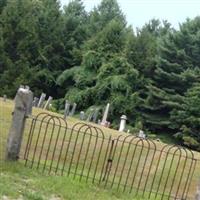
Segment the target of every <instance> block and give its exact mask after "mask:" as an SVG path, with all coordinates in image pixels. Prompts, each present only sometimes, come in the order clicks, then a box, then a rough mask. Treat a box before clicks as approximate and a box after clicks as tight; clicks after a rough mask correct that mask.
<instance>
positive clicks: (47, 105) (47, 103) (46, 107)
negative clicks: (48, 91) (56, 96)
mask: <svg viewBox="0 0 200 200" xmlns="http://www.w3.org/2000/svg"><path fill="white" fill-rule="evenodd" d="M52 99H53V97H51V96H49V98H48V100H47V102H46V104H45V106H44V109H45V110H46V109H49V104H50V103H51V101H52Z"/></svg>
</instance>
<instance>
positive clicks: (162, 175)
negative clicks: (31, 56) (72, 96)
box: [0, 86, 200, 199]
mask: <svg viewBox="0 0 200 200" xmlns="http://www.w3.org/2000/svg"><path fill="white" fill-rule="evenodd" d="M44 96H45V95H44V93H42V94H41V97H40V98H38V99H40V100H39V102H40V107H39V106H38V104H37V105H36V104H34V102H35V99H36V98H34V97H33V93H32V92H31V90H30V89H29V87H23V86H20V88H19V89H18V92H17V94H16V97H15V99H14V101H13V100H12V101H11V100H8V99H6V100H5V98H4V97H2V98H1V100H0V101H1V104H0V105H1V113H0V119H1V120H2V121H3V120H5V121H6V122H7V123H8V124H7V127H6V126H5V124H6V123H4V127H3V129H1V131H2V130H4V131H7V132H5V133H4V134H3V138H2V135H1V140H2V141H3V142H2V146H1V149H0V150H1V156H4V155H6V159H7V160H18V161H17V162H19V163H21V164H22V165H23V167H27V168H29V169H32V170H38V173H42V174H46V173H48V174H49V176H54V175H55V174H56V175H58V176H69V177H74V178H76V179H77V180H79V181H81V182H83V181H86V182H92V183H93V184H96V185H97V184H99V185H100V186H101V187H104V188H113V189H117V190H118V191H120V192H121V193H131V194H132V197H135V198H137V197H138V198H144V199H168V198H169V199H171V198H172V199H173V198H180V197H181V196H182V197H183V198H186V199H192V198H194V197H195V196H196V197H197V196H198V189H197V188H198V181H199V179H198V176H199V171H200V170H199V169H200V154H199V153H197V152H192V151H189V150H187V149H183V148H179V147H175V146H172V145H166V144H164V143H162V142H157V141H156V140H155V141H153V140H149V139H146V135H145V133H144V131H143V130H139V132H138V133H137V135H135V136H133V135H132V134H130V133H126V132H124V131H125V126H126V120H127V117H126V116H125V115H123V116H121V121H120V124H119V129H118V131H117V130H113V129H110V128H108V119H109V117H108V116H109V108H110V104H109V103H108V104H107V105H106V107H105V110H104V113H103V116H101V121H100V120H96V119H97V117H96V116H95V120H93V116H94V114H95V113H96V112H95V111H94V110H93V109H91V110H90V112H89V114H88V116H87V117H85V116H84V112H83V111H81V113H80V116H79V115H78V118H77V117H76V118H74V115H75V112H76V106H77V105H76V103H72V104H71V105H70V104H69V102H68V101H66V102H65V108H66V110H65V111H64V115H61V114H58V113H51V112H49V111H48V109H47V108H48V107H47V106H46V105H47V104H50V100H52V97H49V98H47V100H45V98H44ZM41 99H43V100H41ZM14 104H15V105H14ZM69 105H70V106H69ZM7 106H8V107H10V108H9V109H10V111H9V112H8V111H7V109H6V107H7ZM70 107H71V108H70ZM12 109H13V110H14V112H13V115H12V116H11V113H12ZM6 112H8V113H10V114H8V116H7V118H5V117H4V115H2V114H4V113H6ZM11 117H12V118H11ZM79 117H80V118H79ZM79 120H80V121H79ZM9 126H10V127H9ZM8 132H9V134H8ZM2 133H3V132H1V134H2ZM22 135H23V137H22ZM7 137H8V138H7ZM6 140H7V144H6ZM18 142H19V143H18ZM6 149H7V150H6ZM1 159H2V158H1ZM177 160H178V162H177ZM166 164H167V166H168V167H166V166H165V165H166ZM134 169H135V170H134ZM182 197H181V198H182Z"/></svg>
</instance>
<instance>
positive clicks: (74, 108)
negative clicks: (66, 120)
mask: <svg viewBox="0 0 200 200" xmlns="http://www.w3.org/2000/svg"><path fill="white" fill-rule="evenodd" d="M76 106H77V104H76V103H74V104H73V107H72V110H71V112H70V113H69V116H73V115H74V113H75V111H76Z"/></svg>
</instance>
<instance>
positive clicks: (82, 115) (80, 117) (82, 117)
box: [79, 111, 85, 120]
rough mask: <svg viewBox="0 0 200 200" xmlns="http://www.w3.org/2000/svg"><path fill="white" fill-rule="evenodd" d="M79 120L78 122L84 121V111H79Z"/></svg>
mask: <svg viewBox="0 0 200 200" xmlns="http://www.w3.org/2000/svg"><path fill="white" fill-rule="evenodd" d="M79 119H80V120H85V112H84V111H81V112H80V116H79Z"/></svg>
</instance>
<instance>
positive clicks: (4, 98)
mask: <svg viewBox="0 0 200 200" xmlns="http://www.w3.org/2000/svg"><path fill="white" fill-rule="evenodd" d="M6 100H7V96H6V95H5V94H4V95H3V101H4V102H6Z"/></svg>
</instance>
